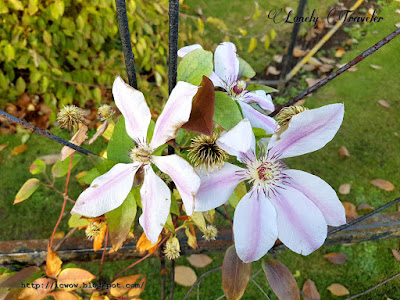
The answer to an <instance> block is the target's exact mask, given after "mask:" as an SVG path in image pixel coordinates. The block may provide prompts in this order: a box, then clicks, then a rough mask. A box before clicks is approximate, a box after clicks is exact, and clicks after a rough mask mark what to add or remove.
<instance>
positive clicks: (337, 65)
mask: <svg viewBox="0 0 400 300" xmlns="http://www.w3.org/2000/svg"><path fill="white" fill-rule="evenodd" d="M345 65H346V64H336V68H339V69H340V68H341V67H343V66H345ZM347 71H349V72H357V71H358V69H357V67H356V66H352V67H351V68H350V69H347Z"/></svg>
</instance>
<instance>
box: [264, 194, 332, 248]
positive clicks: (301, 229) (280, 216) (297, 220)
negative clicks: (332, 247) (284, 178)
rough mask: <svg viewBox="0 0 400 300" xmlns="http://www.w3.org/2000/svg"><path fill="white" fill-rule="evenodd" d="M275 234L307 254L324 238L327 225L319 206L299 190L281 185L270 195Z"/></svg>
mask: <svg viewBox="0 0 400 300" xmlns="http://www.w3.org/2000/svg"><path fill="white" fill-rule="evenodd" d="M271 202H272V204H273V205H274V207H275V210H276V214H277V224H278V238H279V239H280V240H281V241H282V243H284V244H285V245H286V246H287V247H288V248H289V249H290V250H292V251H294V252H296V253H299V254H303V255H308V254H310V253H311V252H313V251H314V250H317V249H318V248H319V247H321V246H322V244H323V243H324V241H325V238H326V235H327V225H326V222H325V219H324V216H323V215H322V213H321V211H320V210H319V208H318V207H317V206H316V205H315V204H314V203H313V202H312V201H311V200H310V199H308V198H307V197H306V196H304V195H303V194H302V193H300V192H299V191H297V190H295V189H293V188H291V187H289V186H285V188H280V189H278V190H277V191H276V193H274V194H272V195H271Z"/></svg>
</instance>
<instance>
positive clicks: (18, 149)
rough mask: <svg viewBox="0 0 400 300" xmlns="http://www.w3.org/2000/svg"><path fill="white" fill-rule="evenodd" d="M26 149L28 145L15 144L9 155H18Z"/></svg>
mask: <svg viewBox="0 0 400 300" xmlns="http://www.w3.org/2000/svg"><path fill="white" fill-rule="evenodd" d="M26 150H28V146H27V145H25V144H22V145H19V146H16V147H15V148H14V149H13V151H12V152H11V155H20V154H21V153H24V152H25V151H26Z"/></svg>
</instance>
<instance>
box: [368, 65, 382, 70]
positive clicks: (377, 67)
mask: <svg viewBox="0 0 400 300" xmlns="http://www.w3.org/2000/svg"><path fill="white" fill-rule="evenodd" d="M369 66H370V67H371V68H372V69H375V70H381V69H382V67H381V66H378V65H369Z"/></svg>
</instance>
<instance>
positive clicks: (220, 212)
mask: <svg viewBox="0 0 400 300" xmlns="http://www.w3.org/2000/svg"><path fill="white" fill-rule="evenodd" d="M215 211H216V212H217V213H219V214H220V215H221V216H223V217H224V218H225V219H227V220H229V218H228V216H227V215H226V213H224V212H223V211H222V210H221V209H220V208H218V207H216V208H215Z"/></svg>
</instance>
